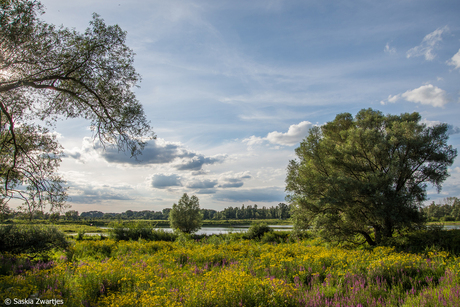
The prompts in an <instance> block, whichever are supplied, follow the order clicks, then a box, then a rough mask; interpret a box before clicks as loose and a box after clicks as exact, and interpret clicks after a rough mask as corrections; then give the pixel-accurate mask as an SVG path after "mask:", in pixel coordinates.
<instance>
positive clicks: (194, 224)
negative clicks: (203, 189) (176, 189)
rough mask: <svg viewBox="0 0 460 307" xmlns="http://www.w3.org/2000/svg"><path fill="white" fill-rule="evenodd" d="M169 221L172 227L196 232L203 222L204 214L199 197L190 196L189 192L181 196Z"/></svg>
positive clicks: (186, 231) (187, 231)
mask: <svg viewBox="0 0 460 307" xmlns="http://www.w3.org/2000/svg"><path fill="white" fill-rule="evenodd" d="M169 222H170V225H171V228H172V229H177V230H179V231H181V232H184V233H194V232H196V231H197V230H198V229H200V228H201V225H202V224H203V215H202V213H201V211H200V203H199V200H198V197H196V196H195V195H193V196H192V197H189V196H188V195H187V193H184V195H183V196H182V197H181V199H180V200H179V202H178V203H177V204H174V205H173V207H172V209H171V211H170V213H169Z"/></svg>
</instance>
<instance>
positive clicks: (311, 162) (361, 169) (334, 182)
mask: <svg viewBox="0 0 460 307" xmlns="http://www.w3.org/2000/svg"><path fill="white" fill-rule="evenodd" d="M420 119H421V117H420V115H419V114H418V113H412V114H408V113H404V114H401V115H400V116H396V115H387V116H384V115H383V114H382V113H381V112H379V111H375V110H372V109H367V110H366V109H363V110H361V111H360V112H359V113H358V114H357V115H356V117H355V118H353V116H352V115H351V114H349V113H342V114H339V115H337V116H336V118H335V119H334V120H333V121H331V122H328V123H327V124H325V125H323V126H322V127H314V128H312V129H311V130H310V132H309V134H308V136H307V137H306V138H305V139H304V140H303V141H302V142H301V144H300V146H299V147H298V148H297V149H296V151H295V152H296V155H297V157H298V160H291V161H290V163H289V166H288V172H287V178H286V190H287V191H288V192H290V194H289V195H288V200H289V201H290V202H291V205H292V206H293V214H294V221H295V222H296V224H295V226H296V227H297V228H303V229H305V228H307V227H313V229H316V230H317V231H319V232H320V234H321V235H322V236H323V237H325V238H326V239H329V240H336V241H348V242H353V243H357V244H361V243H365V242H367V243H368V244H370V245H376V244H379V243H381V242H382V241H383V240H385V239H387V238H391V237H392V236H393V234H394V232H395V231H402V230H407V229H411V228H414V227H416V226H417V225H422V224H423V222H424V221H423V216H422V214H421V213H420V211H419V210H418V209H419V208H420V206H421V204H422V202H423V201H425V200H426V199H427V196H426V188H427V184H428V183H431V184H432V185H433V186H435V187H436V188H437V189H438V192H439V191H440V190H441V184H442V182H443V181H444V180H445V179H446V178H447V177H448V171H447V167H448V166H450V165H452V163H453V161H454V158H455V157H456V156H457V150H456V149H453V148H452V146H449V145H447V139H448V135H447V125H446V124H439V125H436V126H433V127H427V126H426V125H425V124H423V123H420Z"/></svg>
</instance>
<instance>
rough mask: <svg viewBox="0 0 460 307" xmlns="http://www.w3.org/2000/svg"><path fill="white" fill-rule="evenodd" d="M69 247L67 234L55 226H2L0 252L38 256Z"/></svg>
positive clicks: (0, 227)
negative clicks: (54, 249) (34, 254)
mask: <svg viewBox="0 0 460 307" xmlns="http://www.w3.org/2000/svg"><path fill="white" fill-rule="evenodd" d="M67 246H69V242H68V241H67V240H66V236H65V234H64V233H63V232H61V231H59V230H58V229H57V228H56V227H53V226H41V227H39V226H15V225H7V226H0V252H8V253H12V254H21V253H36V254H38V253H42V252H46V251H49V250H51V249H53V248H55V247H59V248H66V247H67Z"/></svg>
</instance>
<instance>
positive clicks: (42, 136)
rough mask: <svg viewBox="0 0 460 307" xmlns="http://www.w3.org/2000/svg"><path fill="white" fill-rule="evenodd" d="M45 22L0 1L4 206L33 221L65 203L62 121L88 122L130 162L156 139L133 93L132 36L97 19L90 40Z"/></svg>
mask: <svg viewBox="0 0 460 307" xmlns="http://www.w3.org/2000/svg"><path fill="white" fill-rule="evenodd" d="M41 14H43V9H42V5H41V4H40V2H38V1H32V0H1V1H0V112H1V113H0V202H1V204H2V206H3V207H4V206H5V203H7V202H8V201H9V200H11V199H20V200H22V201H23V204H24V208H25V209H26V211H28V212H29V213H31V212H33V211H34V210H36V209H43V207H44V206H46V205H47V204H49V205H50V206H51V209H59V208H61V207H62V205H63V204H64V201H65V199H66V191H65V188H64V185H63V180H62V179H61V177H60V176H58V174H57V173H56V171H57V168H58V166H59V163H60V161H61V160H60V158H61V156H62V148H61V146H60V145H59V144H58V142H57V140H56V138H55V137H54V136H53V134H52V133H50V131H49V127H50V125H52V124H53V122H54V121H55V120H56V119H58V118H64V119H65V118H76V117H81V118H85V119H87V120H89V121H90V123H91V129H92V130H93V132H94V137H95V139H96V140H98V141H100V142H102V144H103V145H108V144H112V145H115V146H118V148H119V149H120V150H127V151H129V152H130V153H131V155H137V154H138V153H139V152H140V150H141V149H142V148H143V146H144V141H145V140H146V139H148V138H149V137H154V134H153V132H152V131H151V128H150V126H149V123H148V122H147V120H146V118H145V115H144V111H143V108H142V106H141V104H140V103H139V102H138V101H137V100H136V98H135V95H134V93H133V92H132V88H133V87H134V86H136V84H137V83H138V81H139V79H140V77H139V75H138V74H137V73H136V71H135V69H134V67H133V52H132V50H130V49H129V48H128V47H127V46H126V44H125V39H126V32H124V31H122V30H121V29H120V28H119V27H118V26H117V25H115V26H107V25H105V23H104V21H103V20H102V19H101V18H99V16H98V15H96V14H94V16H93V20H92V21H91V22H90V27H89V28H88V29H87V30H86V31H85V32H84V33H79V32H77V31H75V30H70V29H67V28H64V27H59V28H56V27H55V26H53V25H50V24H47V23H45V22H44V21H42V20H40V19H39V18H38V16H39V15H41ZM39 123H42V124H39Z"/></svg>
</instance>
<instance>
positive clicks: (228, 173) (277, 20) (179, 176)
mask: <svg viewBox="0 0 460 307" xmlns="http://www.w3.org/2000/svg"><path fill="white" fill-rule="evenodd" d="M42 3H43V4H44V5H45V7H46V14H45V15H43V16H42V19H44V20H45V21H47V22H50V23H53V24H56V25H61V24H63V25H64V26H66V27H70V28H76V29H77V30H78V31H84V29H85V28H86V27H88V22H89V21H90V20H91V18H92V17H91V16H92V13H93V12H96V13H98V14H99V15H101V17H102V18H103V19H104V20H105V22H106V23H107V24H118V25H119V26H120V27H121V28H122V29H123V30H126V31H127V32H128V36H127V44H128V45H129V46H130V47H131V48H132V49H133V50H134V52H135V53H136V56H135V64H134V65H135V68H136V70H137V71H138V72H139V73H140V74H141V75H142V82H141V83H140V86H141V87H140V88H139V89H136V90H135V92H136V95H137V98H138V99H139V100H140V101H141V103H142V104H143V106H144V108H145V111H146V115H147V117H148V119H149V120H150V121H151V123H152V126H153V128H154V131H155V132H156V134H157V137H158V139H157V140H156V141H152V142H150V143H149V144H148V146H147V148H146V150H145V152H144V154H143V155H142V156H141V157H140V161H135V160H132V159H129V157H128V156H126V155H125V154H123V153H118V152H116V151H114V150H110V149H109V150H107V151H103V150H102V149H101V148H100V147H99V146H97V144H93V142H92V141H91V133H90V131H89V129H88V122H85V121H84V120H69V121H62V122H59V123H58V125H57V127H56V132H57V133H59V140H60V142H61V143H62V144H63V145H64V147H65V152H66V155H67V157H66V158H64V159H63V162H62V164H61V168H60V172H61V173H62V175H63V177H64V178H65V179H66V180H67V181H68V185H69V187H70V190H69V194H70V196H71V199H70V201H69V203H70V204H71V205H72V209H75V210H78V211H80V212H83V211H89V210H100V211H104V212H121V211H126V210H128V209H130V210H161V209H163V208H166V207H171V206H172V204H173V203H174V202H177V201H178V200H179V198H180V197H181V195H182V194H183V193H185V192H186V193H188V194H189V195H191V194H195V195H197V196H198V197H199V199H200V204H201V207H202V208H210V209H217V210H221V209H223V208H224V207H228V206H241V205H242V204H243V203H244V204H246V205H249V204H258V205H259V206H264V205H265V206H271V205H276V204H278V203H279V202H283V201H284V196H285V194H284V187H285V184H284V180H285V176H286V167H287V164H288V162H289V160H290V159H293V158H295V155H294V149H295V148H296V147H297V146H298V144H299V142H300V141H301V140H302V139H303V138H304V137H305V136H306V134H307V133H308V129H309V128H310V127H312V126H313V125H321V124H324V123H325V122H328V121H331V120H333V119H334V118H335V115H336V114H338V113H342V112H349V113H351V114H353V115H355V114H356V113H357V112H358V111H359V110H361V109H363V108H373V109H377V110H380V111H382V112H383V113H385V114H388V113H390V114H400V113H403V112H414V111H416V112H419V113H420V114H421V115H422V118H423V120H424V121H425V122H426V123H427V124H435V123H439V122H445V123H448V124H449V125H451V128H452V129H451V137H450V140H449V142H450V144H452V145H453V146H454V147H456V148H460V146H459V145H460V128H459V127H460V116H459V115H460V87H459V85H460V82H459V81H460V19H459V18H458V16H460V2H458V1H456V0H452V1H439V0H437V1H423V0H421V1H411V0H399V1H235V0H233V1H218V0H214V1H150V0H149V1H146V0H135V1H133V0H130V1H124V0H120V1H113V0H110V1H105V0H104V1H101V0H91V1H89V0H80V1H62V0H59V1H58V0H42ZM450 172H451V176H450V177H449V179H448V180H447V181H446V182H445V183H444V185H443V190H442V192H441V194H437V193H436V191H435V190H429V197H430V199H431V200H440V199H442V198H444V197H448V196H457V197H459V196H460V192H459V191H460V162H459V161H457V162H456V163H455V164H454V165H453V166H452V168H451V170H450Z"/></svg>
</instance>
